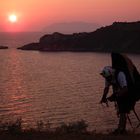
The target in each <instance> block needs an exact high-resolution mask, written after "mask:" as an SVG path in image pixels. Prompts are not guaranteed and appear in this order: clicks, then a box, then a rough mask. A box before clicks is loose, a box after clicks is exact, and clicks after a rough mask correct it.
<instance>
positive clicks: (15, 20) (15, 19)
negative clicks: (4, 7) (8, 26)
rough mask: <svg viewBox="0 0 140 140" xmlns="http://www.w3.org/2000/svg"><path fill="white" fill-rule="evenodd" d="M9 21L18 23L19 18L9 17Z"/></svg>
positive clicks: (13, 15)
mask: <svg viewBox="0 0 140 140" xmlns="http://www.w3.org/2000/svg"><path fill="white" fill-rule="evenodd" d="M8 19H9V21H10V22H12V23H14V22H17V16H16V15H15V14H12V15H9V18H8Z"/></svg>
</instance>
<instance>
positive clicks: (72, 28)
mask: <svg viewBox="0 0 140 140" xmlns="http://www.w3.org/2000/svg"><path fill="white" fill-rule="evenodd" d="M99 27H101V25H99V24H96V23H88V22H65V23H55V24H52V25H49V26H47V27H46V28H45V29H43V32H44V31H45V32H47V33H53V32H60V33H63V34H72V33H79V32H92V31H95V30H96V29H97V28H99Z"/></svg>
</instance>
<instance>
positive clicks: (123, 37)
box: [18, 21, 140, 53]
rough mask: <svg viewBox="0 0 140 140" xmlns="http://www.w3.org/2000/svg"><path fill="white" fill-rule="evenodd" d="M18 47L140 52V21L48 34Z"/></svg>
mask: <svg viewBox="0 0 140 140" xmlns="http://www.w3.org/2000/svg"><path fill="white" fill-rule="evenodd" d="M18 49H23V50H39V51H96V52H112V51H115V52H127V53H140V21H138V22H114V23H113V24H112V25H110V26H106V27H102V28H99V29H97V30H96V31H94V32H90V33H74V34H61V33H57V32H55V33H53V34H47V35H44V36H43V37H41V38H40V40H39V42H38V43H31V44H27V45H25V46H22V47H20V48H18Z"/></svg>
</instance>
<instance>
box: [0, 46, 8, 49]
mask: <svg viewBox="0 0 140 140" xmlns="http://www.w3.org/2000/svg"><path fill="white" fill-rule="evenodd" d="M0 49H8V47H7V46H0Z"/></svg>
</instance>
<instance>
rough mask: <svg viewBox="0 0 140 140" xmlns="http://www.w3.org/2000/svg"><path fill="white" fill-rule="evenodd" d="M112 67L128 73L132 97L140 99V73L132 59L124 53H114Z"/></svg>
mask: <svg viewBox="0 0 140 140" xmlns="http://www.w3.org/2000/svg"><path fill="white" fill-rule="evenodd" d="M111 58H112V67H113V68H114V69H116V70H117V71H118V72H119V71H122V72H124V73H125V75H126V80H127V84H128V91H129V94H130V98H131V99H133V100H134V101H135V102H136V101H138V100H140V74H139V72H138V70H137V68H136V67H135V65H134V64H133V63H132V61H131V60H130V59H129V58H128V57H127V56H125V55H124V54H119V53H112V54H111Z"/></svg>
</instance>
